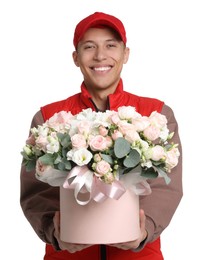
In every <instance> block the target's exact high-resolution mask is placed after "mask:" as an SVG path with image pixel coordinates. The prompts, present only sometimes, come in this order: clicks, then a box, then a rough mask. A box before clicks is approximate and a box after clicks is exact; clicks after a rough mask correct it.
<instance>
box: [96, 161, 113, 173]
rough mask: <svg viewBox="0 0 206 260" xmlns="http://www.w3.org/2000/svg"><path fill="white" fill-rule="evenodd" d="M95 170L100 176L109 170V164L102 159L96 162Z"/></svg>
mask: <svg viewBox="0 0 206 260" xmlns="http://www.w3.org/2000/svg"><path fill="white" fill-rule="evenodd" d="M95 169H96V172H97V173H98V174H99V175H100V176H102V175H104V174H106V173H108V172H109V171H110V170H111V167H110V164H109V163H108V162H106V161H104V160H101V161H100V162H97V163H96V167H95Z"/></svg>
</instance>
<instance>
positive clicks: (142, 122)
mask: <svg viewBox="0 0 206 260" xmlns="http://www.w3.org/2000/svg"><path fill="white" fill-rule="evenodd" d="M132 124H133V125H134V126H135V130H136V131H138V132H142V131H144V129H145V128H147V127H148V126H149V125H150V120H149V118H148V117H146V116H142V117H138V118H135V119H132Z"/></svg>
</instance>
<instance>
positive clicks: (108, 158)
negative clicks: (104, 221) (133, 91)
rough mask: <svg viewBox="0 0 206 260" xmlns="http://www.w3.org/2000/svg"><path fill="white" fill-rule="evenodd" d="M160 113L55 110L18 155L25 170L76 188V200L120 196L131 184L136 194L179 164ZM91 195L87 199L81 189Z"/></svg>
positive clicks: (121, 109)
mask: <svg viewBox="0 0 206 260" xmlns="http://www.w3.org/2000/svg"><path fill="white" fill-rule="evenodd" d="M173 134H174V133H170V132H169V129H168V127H167V119H166V117H165V116H164V115H162V114H160V113H158V112H156V111H154V112H152V113H151V115H150V116H148V117H147V116H142V115H141V114H139V113H138V112H137V111H136V110H135V108H134V107H132V106H122V107H119V108H118V110H117V111H111V110H107V111H105V112H95V111H92V109H90V108H88V109H85V110H82V112H80V113H78V114H76V115H72V114H71V113H70V112H66V111H61V112H58V113H55V114H54V115H53V116H52V117H51V118H50V119H48V120H47V121H46V122H45V123H44V124H43V125H38V126H37V127H34V128H32V129H31V134H30V136H29V138H28V139H27V141H26V144H25V145H24V147H23V149H22V151H21V154H22V156H23V164H24V165H25V167H26V170H27V171H32V170H35V175H36V177H37V178H38V179H39V180H40V181H43V182H46V183H48V184H50V185H52V186H62V185H63V187H65V188H71V189H74V191H75V192H74V195H75V198H76V201H77V202H78V203H79V204H82V205H85V204H87V203H88V202H89V201H90V200H91V199H93V200H96V201H102V200H104V199H105V198H107V197H112V198H115V199H118V198H119V197H121V195H122V194H123V193H124V192H125V190H126V189H127V188H128V187H129V188H132V189H133V190H134V192H136V193H137V194H139V193H138V192H139V190H141V189H145V188H146V189H147V192H148V193H149V192H150V191H149V187H148V185H149V184H148V183H147V182H146V180H147V179H150V178H157V177H163V178H164V179H165V182H166V183H167V184H169V182H170V178H169V176H168V174H169V173H170V172H171V170H172V168H174V167H175V166H176V165H177V164H178V157H179V155H180V153H179V150H178V144H175V143H173V142H171V140H172V137H173ZM82 192H83V193H85V192H88V193H89V194H90V196H89V199H88V200H87V201H81V200H79V199H78V196H79V194H80V193H82Z"/></svg>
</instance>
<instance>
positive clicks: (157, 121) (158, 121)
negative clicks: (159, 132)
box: [149, 111, 167, 128]
mask: <svg viewBox="0 0 206 260" xmlns="http://www.w3.org/2000/svg"><path fill="white" fill-rule="evenodd" d="M149 120H150V122H151V124H154V125H156V126H157V127H159V128H163V127H164V126H165V125H166V124H167V118H166V116H165V115H162V114H160V113H158V112H157V111H153V112H152V113H151V115H150V116H149Z"/></svg>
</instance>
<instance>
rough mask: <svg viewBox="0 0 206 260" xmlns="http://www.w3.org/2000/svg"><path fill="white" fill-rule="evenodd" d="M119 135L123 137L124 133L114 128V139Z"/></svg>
mask: <svg viewBox="0 0 206 260" xmlns="http://www.w3.org/2000/svg"><path fill="white" fill-rule="evenodd" d="M119 137H123V134H122V133H121V132H120V131H118V130H114V132H113V134H112V139H113V140H116V139H117V138H119Z"/></svg>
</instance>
